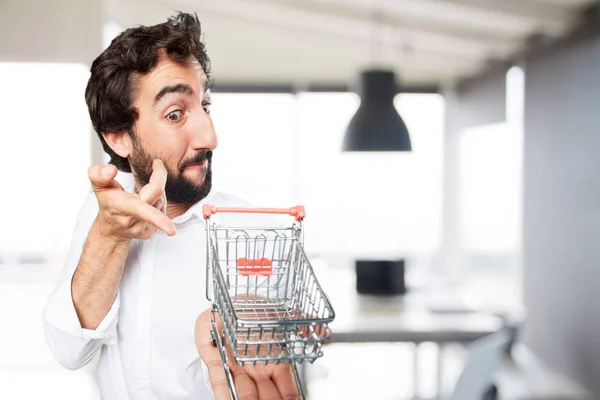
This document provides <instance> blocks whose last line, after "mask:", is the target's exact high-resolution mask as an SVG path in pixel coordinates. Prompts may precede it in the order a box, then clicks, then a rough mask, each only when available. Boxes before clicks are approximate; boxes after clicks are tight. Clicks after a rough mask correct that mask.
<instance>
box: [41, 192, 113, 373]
mask: <svg viewBox="0 0 600 400" xmlns="http://www.w3.org/2000/svg"><path fill="white" fill-rule="evenodd" d="M97 214H98V204H97V201H96V198H95V196H94V195H93V193H92V194H90V196H89V197H88V198H87V200H86V202H85V204H84V206H83V207H82V209H81V211H80V212H79V215H78V218H77V223H76V225H75V230H74V233H73V238H72V240H71V245H70V248H69V252H68V254H67V260H66V263H65V266H64V267H63V270H62V272H61V274H60V276H59V278H58V282H57V284H56V286H55V288H54V291H53V292H52V294H51V295H50V298H49V299H48V301H47V303H46V307H45V309H44V315H43V324H44V329H45V334H46V340H47V342H48V345H49V347H50V350H51V351H52V354H53V355H54V357H55V358H56V360H57V361H58V362H59V363H60V364H61V365H63V366H64V367H65V368H68V369H79V368H81V367H83V366H84V365H86V364H87V363H88V362H89V361H90V360H91V359H92V358H93V357H94V355H95V354H96V353H97V351H98V350H99V349H100V348H101V347H102V345H105V344H106V345H110V344H114V343H115V342H116V339H117V323H118V314H119V305H120V294H119V293H117V296H116V298H115V300H114V302H113V305H112V307H111V309H110V311H109V312H108V313H107V314H106V316H105V317H104V319H103V320H102V322H101V323H100V325H99V326H98V327H97V328H96V329H95V330H89V329H84V328H82V327H81V323H80V322H79V318H78V317H77V312H76V311H75V305H74V303H73V297H72V294H71V280H72V279H73V274H74V272H75V269H76V268H77V265H78V264H79V259H80V258H81V254H82V252H83V246H84V244H85V240H86V238H87V235H88V233H89V231H90V228H91V226H92V224H93V222H94V219H95V218H96V215H97Z"/></svg>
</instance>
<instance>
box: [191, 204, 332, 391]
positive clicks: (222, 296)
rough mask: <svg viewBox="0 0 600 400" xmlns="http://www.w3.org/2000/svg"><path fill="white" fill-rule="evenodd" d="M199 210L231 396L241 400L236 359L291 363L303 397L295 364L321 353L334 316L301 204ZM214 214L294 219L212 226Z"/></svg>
mask: <svg viewBox="0 0 600 400" xmlns="http://www.w3.org/2000/svg"><path fill="white" fill-rule="evenodd" d="M202 211H203V215H204V219H205V220H206V230H207V266H208V267H207V270H206V274H207V276H206V296H207V298H208V300H210V301H211V302H212V313H211V321H212V326H213V330H212V332H211V335H212V339H213V344H214V345H215V346H216V347H218V349H219V352H220V354H221V360H222V362H223V368H224V369H225V375H226V377H227V382H228V384H229V391H230V394H231V397H232V398H233V399H236V398H237V396H236V394H235V387H234V385H233V378H232V376H231V372H230V370H229V365H230V364H229V362H230V361H229V360H230V358H231V357H233V358H234V359H235V361H236V362H237V363H238V364H239V365H248V364H269V363H274V364H279V363H290V364H291V365H292V370H293V373H294V377H295V379H296V384H297V386H298V389H299V392H300V394H301V397H302V398H304V391H303V388H302V384H301V382H300V379H299V376H298V369H297V363H303V362H310V363H313V362H314V361H315V360H316V359H317V358H319V357H321V356H322V355H323V351H322V346H323V344H324V343H325V342H327V341H328V340H329V339H330V338H331V331H330V330H329V328H328V324H329V323H330V322H331V321H333V319H334V317H335V314H334V311H333V308H332V307H331V304H330V302H329V299H328V298H327V295H326V294H325V293H324V292H323V289H322V288H321V286H320V285H319V282H318V281H317V278H316V276H315V273H314V271H313V269H312V267H311V265H310V262H309V260H308V258H307V257H306V254H305V252H304V249H303V231H302V224H303V219H304V216H305V211H304V207H302V206H298V207H292V208H289V209H260V208H218V207H214V206H211V205H204V206H203V209H202ZM216 213H245V214H257V213H260V214H289V215H290V216H293V217H295V222H294V223H293V224H292V226H290V227H283V228H282V227H275V228H273V227H265V226H264V225H263V226H262V227H256V226H254V225H252V224H251V225H249V226H252V227H246V226H245V225H244V226H225V225H226V224H222V223H219V224H218V223H216V222H214V221H211V218H210V217H211V215H213V214H216ZM254 217H256V216H254ZM271 218H272V217H271ZM259 219H260V218H259ZM246 222H247V221H246ZM252 222H253V223H255V222H256V219H254V220H253V221H252ZM259 225H262V224H260V223H259ZM216 313H218V317H219V318H220V321H221V322H222V324H223V329H222V331H221V330H220V329H218V326H217V325H218V319H217V318H216V315H215V314H216ZM219 332H221V333H220V334H219Z"/></svg>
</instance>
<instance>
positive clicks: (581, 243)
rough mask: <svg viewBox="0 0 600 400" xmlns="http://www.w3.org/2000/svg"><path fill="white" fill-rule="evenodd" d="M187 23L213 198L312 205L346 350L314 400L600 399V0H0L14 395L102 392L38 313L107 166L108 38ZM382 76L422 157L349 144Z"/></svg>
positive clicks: (6, 325)
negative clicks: (392, 86) (193, 16)
mask: <svg viewBox="0 0 600 400" xmlns="http://www.w3.org/2000/svg"><path fill="white" fill-rule="evenodd" d="M175 10H183V11H193V12H196V13H197V14H198V16H199V18H200V20H201V22H202V27H203V30H204V32H205V33H204V40H205V43H206V45H207V50H208V53H209V56H210V58H211V61H212V67H213V77H214V82H215V86H214V88H213V106H212V115H213V120H214V123H215V127H216V130H217V134H218V136H219V141H220V144H219V148H218V150H217V151H216V152H215V156H214V183H215V189H216V190H221V191H226V192H229V193H232V194H236V195H238V196H241V197H244V198H246V199H248V200H250V201H251V202H252V203H254V204H257V205H265V206H289V205H292V204H304V205H305V206H306V208H307V219H306V225H305V226H306V248H307V251H308V254H309V256H310V257H311V260H312V261H313V264H314V268H315V270H316V273H317V276H318V277H319V278H322V281H323V282H322V283H323V286H324V289H325V290H326V291H327V292H328V293H331V299H332V302H333V306H334V308H335V309H336V311H337V321H336V322H334V324H333V325H332V328H333V330H334V332H335V333H339V332H341V334H340V337H341V338H343V340H340V341H339V342H336V341H335V340H334V342H333V343H332V344H330V345H328V346H327V347H326V348H325V351H324V352H325V356H324V358H323V359H320V360H318V361H317V362H316V363H315V364H314V365H310V366H308V367H306V368H304V377H305V382H306V384H307V391H308V394H309V397H310V398H311V399H325V398H357V399H363V398H373V399H411V398H419V399H421V398H427V399H431V398H446V397H448V396H454V397H452V398H454V399H457V398H461V399H465V400H469V396H471V394H469V395H464V396H467V397H461V395H460V393H479V394H478V395H477V396H476V397H480V395H481V396H483V395H482V393H484V392H485V393H487V396H492V393H494V392H495V391H497V396H498V398H501V399H565V400H567V399H595V398H600V380H599V379H598V377H600V334H598V332H600V302H598V301H597V292H598V290H597V289H598V287H599V285H600V269H599V268H598V266H597V264H598V261H600V253H599V250H598V246H596V245H595V240H596V239H597V238H598V237H600V202H599V199H600V198H599V195H598V194H599V193H600V192H599V190H600V189H599V188H600V174H599V173H598V170H600V168H599V167H600V165H599V164H600V161H598V160H600V158H599V157H598V155H597V152H598V149H600V134H598V132H597V130H598V126H600V112H599V110H600V5H599V4H598V2H596V1H591V0H496V1H494V0H278V1H277V0H219V1H209V0H199V1H190V0H150V1H140V0H104V1H103V0H86V1H80V0H53V1H35V0H0V171H1V172H0V174H1V177H2V186H1V187H2V189H1V193H2V196H1V197H0V198H1V200H0V316H1V321H2V324H1V329H0V398H2V399H30V398H41V397H42V396H44V397H50V398H54V397H60V398H63V399H97V398H98V395H97V392H96V389H95V387H94V378H93V364H91V365H89V366H88V367H86V368H84V369H83V370H81V371H67V370H64V369H63V368H61V367H60V366H59V365H58V364H57V363H56V362H55V361H54V359H53V357H52V355H51V354H50V352H49V350H48V348H47V346H46V343H45V339H44V336H43V328H42V322H41V318H42V310H43V307H44V304H45V301H46V299H47V296H48V295H49V293H50V291H51V289H52V287H53V285H54V281H55V279H56V277H57V274H58V272H59V271H60V269H61V267H62V265H61V264H62V261H63V259H64V256H65V254H66V251H67V249H68V244H69V241H70V236H71V233H72V229H73V226H74V222H75V217H76V215H77V212H78V209H79V207H80V206H81V205H82V202H83V200H84V198H85V197H86V196H87V195H88V193H89V190H90V188H89V181H88V179H87V169H88V167H89V166H90V165H91V164H93V163H103V162H106V161H107V158H106V156H105V155H104V154H103V152H102V148H101V146H100V143H99V140H98V139H97V136H96V133H95V132H93V130H92V128H91V124H90V122H89V118H88V113H87V108H86V105H85V102H84V97H83V93H84V89H85V85H86V83H87V79H88V75H89V66H90V64H91V62H92V60H93V59H94V58H95V57H96V56H97V55H98V54H99V53H100V52H101V51H102V50H103V49H104V48H106V46H108V44H109V43H110V41H111V40H112V38H114V36H116V35H117V34H118V33H119V32H121V31H122V30H123V29H125V28H128V27H133V26H135V25H138V24H143V25H148V24H154V23H159V22H163V21H164V20H166V18H167V17H168V16H170V15H171V14H173V12H174V11H175ZM370 69H383V70H387V71H393V72H394V73H395V79H396V82H397V84H398V90H397V95H396V96H395V97H394V99H393V105H394V106H395V108H396V110H397V111H398V113H399V115H400V116H401V117H402V119H403V121H404V122H405V123H406V126H407V128H408V132H409V135H410V140H411V142H412V151H410V152H407V151H384V152H369V151H367V152H364V151H355V152H344V151H342V143H343V140H344V135H345V134H346V128H347V127H348V124H349V122H350V120H351V118H352V117H353V115H354V114H355V112H356V111H357V109H358V107H359V104H360V103H361V96H360V91H357V88H358V85H357V82H358V80H359V77H360V73H361V71H365V70H370ZM119 179H122V180H123V181H127V180H128V179H130V177H129V176H126V175H124V176H120V177H119ZM199 245H202V244H199ZM357 260H388V261H397V260H403V261H404V263H405V264H404V265H405V268H404V269H403V270H402V271H401V275H400V277H399V278H398V277H397V278H398V279H404V281H405V282H404V284H405V286H406V294H404V295H401V294H395V295H387V296H372V295H366V294H358V293H357V288H356V279H357V278H356V271H355V263H356V261H357ZM396 267H398V265H396ZM338 322H339V324H338V325H336V323H338ZM498 332H508V333H509V336H508V339H507V340H508V341H509V342H508V344H506V340H505V341H500V342H501V345H497V344H495V342H493V341H489V339H490V338H492V337H494V334H497V333H498ZM486 339H488V341H487V342H486ZM486 357H487V358H486ZM480 365H483V367H481V368H479V367H478V366H480ZM486 368H487V369H486ZM474 370H475V371H480V372H481V373H475V374H472V372H473V371H474ZM457 382H458V383H457ZM461 385H462V386H461ZM478 385H479V386H480V387H481V388H483V389H481V390H479V389H477V390H479V391H477V390H474V391H469V389H464V387H469V386H470V387H477V386H478ZM461 390H465V391H464V392H460V391H461ZM457 396H458V397H457ZM473 396H475V395H473ZM488 398H493V397H488ZM473 399H474V398H473Z"/></svg>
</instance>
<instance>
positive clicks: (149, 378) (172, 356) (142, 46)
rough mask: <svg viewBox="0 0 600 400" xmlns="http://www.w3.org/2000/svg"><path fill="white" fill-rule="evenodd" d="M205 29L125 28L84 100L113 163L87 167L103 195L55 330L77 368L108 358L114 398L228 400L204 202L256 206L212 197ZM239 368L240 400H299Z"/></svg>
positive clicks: (81, 224)
mask: <svg viewBox="0 0 600 400" xmlns="http://www.w3.org/2000/svg"><path fill="white" fill-rule="evenodd" d="M200 34H201V30H200V22H199V21H198V18H197V17H196V16H193V15H189V14H184V13H178V14H177V15H176V16H174V17H171V18H170V19H169V20H168V21H167V22H165V23H163V24H159V25H155V26H151V27H138V28H134V29H128V30H127V31H125V32H123V33H122V34H120V35H119V36H118V37H117V38H115V39H114V40H113V42H112V43H111V45H110V46H109V47H108V48H107V49H106V50H105V51H104V52H103V53H102V54H101V55H100V56H99V57H98V58H97V59H96V60H95V61H94V63H93V64H92V68H91V77H90V79H89V82H88V86H87V89H86V93H85V97H86V101H87V105H88V109H89V113H90V117H91V120H92V124H93V126H94V129H95V130H96V132H97V133H98V136H99V138H100V140H101V142H102V145H103V147H104V150H105V151H106V152H107V153H108V154H109V155H110V157H111V161H110V164H111V165H104V166H101V165H96V166H92V167H91V168H90V170H89V178H90V181H91V186H92V188H93V195H91V196H90V198H89V199H88V200H87V201H86V203H85V204H84V206H83V208H82V210H81V212H80V214H79V217H78V222H77V225H76V228H75V233H74V235H73V241H72V244H71V248H70V250H69V254H68V259H67V263H66V266H65V268H64V270H63V272H62V274H61V277H60V279H59V282H58V284H57V286H56V288H55V290H54V292H53V293H52V295H51V297H50V299H49V301H48V304H47V306H46V309H45V312H44V325H45V329H46V337H47V340H48V343H49V346H50V348H51V350H52V352H53V354H54V356H55V357H56V359H57V360H58V361H59V362H60V363H61V364H62V365H63V366H65V367H66V368H69V369H77V368H81V367H82V366H84V365H85V364H86V363H88V362H89V361H90V360H91V359H92V358H93V357H94V355H95V354H96V353H97V352H98V351H100V360H99V364H98V369H97V377H98V384H99V388H100V393H101V395H102V398H103V399H104V400H129V399H131V400H138V399H169V400H173V399H190V400H191V399H194V400H199V399H211V398H213V395H214V397H216V398H217V399H219V400H220V399H227V398H229V392H228V387H227V384H226V380H225V374H224V371H223V367H222V365H221V363H220V357H219V352H218V350H217V349H216V348H214V347H212V346H211V344H210V343H211V341H210V329H211V324H210V306H211V305H210V303H209V302H208V300H207V299H206V296H205V287H206V282H205V268H206V266H205V260H206V254H205V251H206V249H205V243H206V237H205V228H204V226H205V225H204V221H203V220H202V204H204V203H210V204H215V205H218V206H245V205H246V204H244V203H243V202H242V201H240V200H239V199H237V198H234V197H232V196H227V195H224V194H219V193H214V192H212V191H211V157H212V152H213V150H215V148H216V147H217V138H216V135H215V132H214V129H213V124H212V121H211V118H210V89H209V88H210V85H209V82H210V80H209V74H210V68H209V59H208V56H207V54H206V50H205V47H204V45H203V44H202V43H201V41H200ZM117 169H118V170H120V171H124V172H131V173H133V177H134V180H135V187H134V188H130V189H129V188H128V189H129V190H125V188H123V187H122V186H121V185H120V184H119V183H117V182H116V181H115V180H114V178H115V176H116V174H117ZM231 369H232V372H233V376H234V381H235V385H236V390H237V392H238V394H239V395H240V397H241V398H244V399H254V398H256V399H258V398H260V399H279V398H290V397H297V396H298V391H297V388H296V386H295V383H294V379H293V375H292V373H291V369H290V367H289V366H288V365H278V366H271V365H269V366H264V365H263V366H250V367H243V368H242V367H239V366H237V365H233V366H231ZM213 393H214V394H213Z"/></svg>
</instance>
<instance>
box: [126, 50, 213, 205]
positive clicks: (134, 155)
mask: <svg viewBox="0 0 600 400" xmlns="http://www.w3.org/2000/svg"><path fill="white" fill-rule="evenodd" d="M134 88H135V90H134V93H135V101H134V106H135V108H136V109H137V111H138V119H137V121H136V123H135V125H134V127H133V132H134V134H133V138H132V145H133V146H132V151H131V154H130V156H129V163H130V165H131V169H132V171H133V174H134V176H135V178H136V181H137V183H138V184H139V185H140V186H143V185H145V184H147V183H148V181H149V180H150V176H151V175H152V161H153V160H154V159H155V158H158V159H160V160H161V161H162V162H163V164H164V165H165V167H166V169H167V171H168V178H167V184H166V186H165V192H166V196H167V201H168V202H173V203H183V204H194V203H197V202H198V201H200V200H202V199H203V198H204V197H206V196H207V195H208V193H209V192H210V189H211V157H212V151H213V150H214V149H215V148H216V147H217V138H216V135H215V131H214V128H213V123H212V120H211V118H210V115H209V112H210V111H209V106H210V90H208V88H207V87H206V75H205V73H204V71H203V70H202V68H201V66H200V64H199V63H198V61H197V60H195V59H190V61H189V62H188V63H186V64H185V65H183V64H178V63H177V62H175V61H173V60H171V59H170V58H168V57H167V56H165V55H164V54H162V55H161V57H160V60H159V63H158V64H157V66H156V67H155V68H154V69H153V70H152V71H151V72H150V73H148V74H146V75H139V76H138V77H137V79H136V80H135V83H134Z"/></svg>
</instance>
